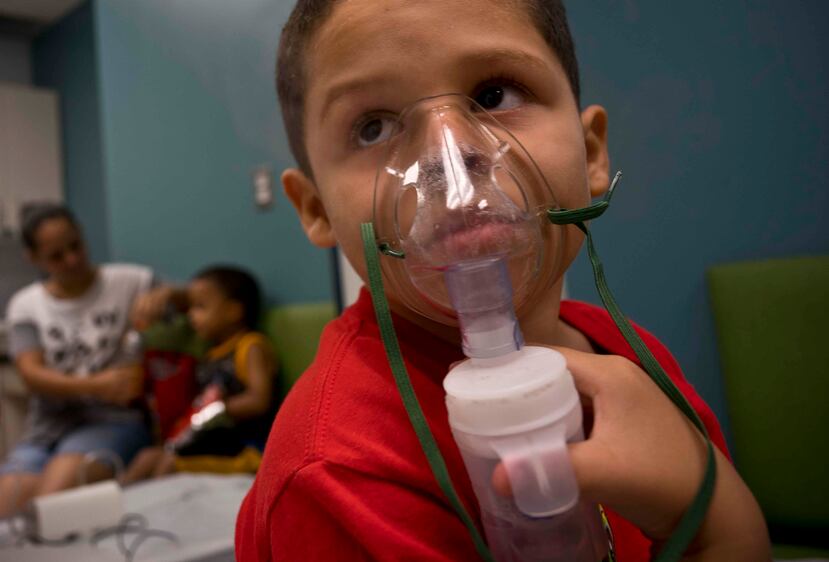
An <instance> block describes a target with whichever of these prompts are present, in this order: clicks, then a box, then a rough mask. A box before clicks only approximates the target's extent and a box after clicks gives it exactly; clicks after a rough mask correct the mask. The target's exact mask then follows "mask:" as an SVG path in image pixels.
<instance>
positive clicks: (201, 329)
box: [187, 279, 242, 342]
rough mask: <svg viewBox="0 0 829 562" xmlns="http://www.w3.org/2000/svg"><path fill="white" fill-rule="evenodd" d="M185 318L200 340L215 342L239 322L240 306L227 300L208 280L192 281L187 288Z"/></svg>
mask: <svg viewBox="0 0 829 562" xmlns="http://www.w3.org/2000/svg"><path fill="white" fill-rule="evenodd" d="M187 297H188V299H189V301H190V308H189V309H188V310H187V316H188V318H189V319H190V324H191V325H192V326H193V330H195V332H196V334H198V335H199V337H200V338H202V339H204V340H207V341H210V342H217V341H218V340H220V339H222V338H223V337H224V336H225V335H226V334H227V332H228V331H229V330H230V329H233V328H235V327H236V326H237V325H238V324H239V322H240V321H241V318H242V316H241V305H240V304H239V303H237V302H235V301H233V300H230V299H228V298H227V297H226V296H225V295H224V293H222V291H221V290H220V289H219V287H217V286H216V284H215V283H214V282H212V281H210V280H209V279H194V280H193V281H191V282H190V285H188V287H187Z"/></svg>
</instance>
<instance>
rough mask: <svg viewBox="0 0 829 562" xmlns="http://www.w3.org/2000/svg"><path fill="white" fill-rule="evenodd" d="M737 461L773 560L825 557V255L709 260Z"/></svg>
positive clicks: (828, 453) (828, 478)
mask: <svg viewBox="0 0 829 562" xmlns="http://www.w3.org/2000/svg"><path fill="white" fill-rule="evenodd" d="M707 281H708V289H709V295H710V299H711V305H712V308H713V313H714V322H715V325H716V331H717V344H718V348H719V353H720V360H721V364H722V370H723V376H724V379H725V390H726V395H727V399H728V410H729V417H730V420H731V428H732V434H733V444H734V457H735V462H736V465H737V468H738V470H739V472H740V474H741V475H742V477H743V478H744V479H745V481H746V483H747V484H748V486H749V487H750V488H751V490H752V492H753V493H754V495H755V497H756V498H757V500H758V502H759V503H760V506H761V507H762V509H763V513H764V515H765V517H766V520H767V522H768V524H769V531H770V533H771V538H772V542H773V543H774V553H775V558H776V559H791V558H812V559H814V558H826V559H829V256H826V257H807V258H794V259H776V260H767V261H759V262H745V263H733V264H727V265H719V266H716V267H712V268H710V269H709V270H708V272H707Z"/></svg>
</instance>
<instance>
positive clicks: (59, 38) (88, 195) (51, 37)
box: [31, 3, 110, 261]
mask: <svg viewBox="0 0 829 562" xmlns="http://www.w3.org/2000/svg"><path fill="white" fill-rule="evenodd" d="M94 19H95V16H94V13H93V10H92V6H91V5H90V4H89V3H84V4H82V5H81V6H80V7H79V8H78V9H76V10H74V11H73V12H72V13H71V14H69V15H68V16H66V17H64V18H63V19H61V20H60V22H58V23H57V24H56V25H54V26H52V27H50V28H49V29H48V30H46V31H45V32H44V33H42V34H41V35H39V36H38V37H37V38H35V40H34V41H33V42H32V46H31V49H32V51H31V53H32V68H33V82H34V84H35V85H36V86H41V87H44V88H52V89H54V90H57V91H58V95H59V99H60V119H61V122H60V125H61V143H62V150H63V157H64V162H63V170H64V192H65V196H66V203H67V204H68V205H69V207H70V208H72V210H73V211H74V212H75V214H76V215H77V216H78V219H79V220H80V221H81V223H83V225H84V229H85V231H86V238H87V244H88V246H89V251H90V254H91V256H92V258H93V259H94V260H96V261H106V260H107V259H109V257H110V246H109V239H110V238H109V218H108V217H109V211H108V209H107V193H106V188H105V187H106V186H105V182H104V177H103V149H102V146H101V120H100V98H99V95H98V92H99V81H98V68H97V62H96V59H95V56H96V55H95V52H96V44H95V21H94Z"/></svg>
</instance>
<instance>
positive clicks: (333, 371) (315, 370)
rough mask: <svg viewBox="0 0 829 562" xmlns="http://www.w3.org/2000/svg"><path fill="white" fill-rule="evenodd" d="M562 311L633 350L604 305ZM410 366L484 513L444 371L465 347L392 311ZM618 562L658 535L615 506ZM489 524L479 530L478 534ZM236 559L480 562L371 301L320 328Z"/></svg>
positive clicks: (590, 331)
mask: <svg viewBox="0 0 829 562" xmlns="http://www.w3.org/2000/svg"><path fill="white" fill-rule="evenodd" d="M560 317H561V319H562V320H564V321H565V322H567V323H568V324H570V325H571V326H573V327H575V328H577V329H578V330H579V331H581V332H582V333H583V334H584V335H585V336H587V337H588V338H589V339H590V340H591V341H592V343H593V344H594V346H595V347H596V348H597V349H600V350H603V351H605V352H607V353H612V354H617V355H622V356H625V357H627V358H629V359H631V360H633V361H636V357H635V356H634V355H633V352H632V351H630V349H629V348H628V345H627V343H626V342H625V340H624V339H623V338H622V336H621V334H620V333H619V331H618V330H617V329H616V326H615V325H614V324H613V322H612V320H611V319H610V317H609V316H608V315H607V313H606V312H605V311H604V310H602V309H600V308H597V307H595V306H592V305H588V304H585V303H580V302H573V301H564V302H562V303H561V310H560ZM394 323H395V328H396V330H397V335H398V338H399V340H400V346H401V349H402V352H403V357H404V358H405V361H406V368H407V369H408V372H409V377H410V378H411V381H412V385H413V386H414V389H415V392H416V393H417V396H418V399H419V401H420V405H421V407H422V409H423V412H424V414H425V415H426V419H427V420H428V422H429V426H430V427H431V429H432V432H433V433H434V436H435V440H436V441H437V443H438V446H439V447H440V449H441V452H442V453H443V456H444V458H445V459H446V464H447V466H448V469H449V473H450V474H451V476H452V481H453V482H454V484H455V487H456V489H457V491H458V494H459V495H460V498H461V500H462V501H463V502H464V504H465V505H466V508H467V510H468V511H469V512H470V513H471V514H472V515H473V517H475V518H476V520H478V527H479V529H482V527H481V525H480V520H479V515H480V514H479V511H478V506H477V502H476V500H475V495H474V493H473V491H472V486H471V484H470V482H469V479H468V477H467V475H466V471H465V469H464V465H463V460H462V458H461V455H460V452H459V451H458V449H457V446H456V445H455V442H454V441H453V439H452V434H451V432H450V429H449V423H448V420H447V414H446V406H445V403H444V391H443V386H442V379H443V377H444V375H445V374H446V373H447V371H448V370H449V365H450V364H451V363H452V362H454V361H457V360H460V359H462V355H461V352H460V350H458V349H457V348H456V347H454V346H452V345H450V344H448V343H447V342H445V341H443V340H440V339H438V338H436V337H435V336H433V335H432V334H430V333H428V332H426V331H424V330H423V329H421V328H419V327H417V326H415V325H413V324H411V323H409V322H407V321H405V320H403V319H401V318H397V317H395V319H394ZM639 333H640V335H641V336H642V338H643V339H644V341H645V343H646V344H647V346H648V347H649V348H650V349H651V351H652V353H653V354H654V355H655V357H656V359H657V360H658V361H659V362H660V364H661V365H662V367H663V368H664V369H665V371H666V372H667V373H668V375H669V376H670V377H671V378H672V379H673V381H674V383H676V385H677V386H678V387H679V389H680V390H681V391H682V393H683V394H684V395H685V396H686V397H687V398H688V400H689V401H690V403H691V405H692V406H693V407H694V409H695V410H696V411H697V412H698V413H699V415H700V417H701V418H702V420H703V422H704V423H705V425H706V427H707V428H708V431H709V433H710V435H711V438H712V440H713V441H714V443H715V444H716V445H717V446H718V447H719V448H720V449H721V450H723V451H725V443H724V440H723V437H722V433H721V431H720V428H719V426H718V424H717V421H716V419H715V417H714V415H713V414H712V412H711V410H709V408H708V407H707V406H706V405H705V403H704V402H703V401H702V399H701V398H700V397H699V396H698V395H697V394H696V392H695V391H694V389H693V388H692V387H691V385H690V384H688V382H687V381H686V380H685V378H684V377H683V375H682V372H681V371H680V369H679V366H678V365H677V363H676V361H675V360H674V358H673V357H672V356H671V354H670V353H669V352H668V350H667V349H666V348H665V347H664V346H663V345H662V344H660V343H659V342H658V341H657V340H656V338H654V337H653V336H652V335H650V334H648V333H647V332H645V331H644V330H641V329H639ZM608 518H609V520H610V524H611V528H612V530H613V534H614V538H615V544H616V554H617V557H618V560H619V561H620V562H638V561H645V560H648V559H649V558H650V555H649V547H650V542H649V541H648V540H647V539H646V538H645V537H644V536H643V535H642V534H641V532H640V531H639V530H638V529H637V528H635V527H634V526H633V525H632V524H630V523H628V522H627V521H625V520H624V519H622V518H621V517H619V516H617V515H616V514H614V513H612V512H610V511H608ZM482 532H483V531H482ZM236 557H237V559H238V560H240V561H244V562H248V561H253V560H262V561H264V560H285V561H291V562H294V561H298V560H302V561H315V560H318V561H325V562H329V561H332V560H348V561H352V560H389V561H395V562H399V561H401V560H417V561H424V560H428V561H454V562H458V561H467V560H478V559H479V558H478V556H477V554H476V551H475V548H474V546H473V544H472V540H471V539H470V537H469V534H468V531H467V530H466V528H465V527H464V525H463V523H462V522H461V520H460V519H459V518H458V517H457V516H456V515H455V512H454V511H453V509H452V507H451V506H450V505H449V502H448V501H447V499H446V498H445V497H444V494H443V492H442V491H441V490H440V488H439V487H438V484H437V482H436V481H435V478H434V476H433V475H432V472H431V470H430V469H429V465H428V464H427V462H426V457H425V455H424V454H423V451H422V450H421V448H420V444H419V442H418V440H417V437H416V436H415V433H414V430H413V429H412V426H411V424H410V422H409V418H408V417H407V415H406V411H405V409H404V408H403V402H402V400H401V398H400V395H399V394H398V391H397V387H396V386H395V384H394V380H393V378H392V374H391V370H390V368H389V365H388V362H387V360H386V354H385V351H384V349H383V343H382V341H381V339H380V334H379V330H378V327H377V322H376V320H375V316H374V309H373V308H372V304H371V297H370V295H369V294H368V292H367V291H366V290H365V289H363V291H362V293H361V295H360V298H359V300H358V302H357V303H356V304H355V305H354V306H352V307H350V308H349V309H347V310H346V311H345V312H344V313H343V315H342V316H341V317H340V318H338V319H336V320H334V321H333V322H331V323H330V324H329V325H328V326H327V327H326V329H325V331H324V332H323V335H322V338H321V341H320V346H319V351H318V352H317V356H316V359H315V360H314V363H313V364H312V365H311V367H310V368H309V369H308V371H306V372H305V374H303V376H302V377H301V378H300V380H299V381H298V382H297V383H296V385H294V387H293V389H292V390H291V393H290V394H289V396H288V397H287V399H286V401H285V403H284V404H283V405H282V407H281V408H280V410H279V414H278V415H277V418H276V421H275V424H274V426H273V429H272V430H271V434H270V437H269V439H268V445H267V447H266V449H265V456H264V459H263V461H262V465H261V467H260V469H259V473H258V475H257V477H256V481H255V483H254V485H253V488H252V489H251V490H250V492H249V493H248V495H247V497H246V498H245V501H244V503H243V504H242V507H241V509H240V511H239V517H238V520H237V523H236Z"/></svg>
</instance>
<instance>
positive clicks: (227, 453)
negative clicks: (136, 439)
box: [124, 266, 276, 484]
mask: <svg viewBox="0 0 829 562" xmlns="http://www.w3.org/2000/svg"><path fill="white" fill-rule="evenodd" d="M187 294H188V296H189V310H188V317H189V320H190V324H191V325H192V327H193V330H194V331H195V332H196V334H197V335H198V336H199V337H200V338H202V339H203V340H205V341H207V342H209V344H210V345H211V346H213V347H211V348H210V349H209V350H208V351H207V355H206V357H205V359H204V360H203V361H202V362H201V363H199V365H198V366H197V367H196V386H197V390H196V397H195V399H194V400H193V402H192V407H191V408H190V410H189V411H188V412H187V413H186V414H185V415H184V416H182V417H181V419H180V420H179V422H178V423H177V424H176V426H175V427H174V429H173V431H172V432H171V434H170V435H167V436H166V437H167V439H166V442H165V443H164V445H163V446H156V447H148V448H146V449H144V450H143V451H141V453H140V454H139V455H138V456H137V457H136V459H135V460H134V461H133V463H132V464H131V465H130V467H129V469H128V470H127V474H126V476H125V478H124V483H125V484H129V483H132V482H136V481H138V480H142V479H144V478H149V477H151V476H160V475H162V474H168V473H171V472H175V471H177V470H183V471H196V472H202V471H207V472H253V471H255V470H256V468H258V465H259V460H260V458H261V455H260V451H261V450H262V448H263V447H264V444H265V441H266V439H267V435H268V431H269V430H270V426H271V423H272V422H273V413H274V412H273V406H274V400H273V393H274V390H273V389H274V385H273V377H274V373H275V371H276V361H275V359H274V354H273V352H272V350H271V348H270V345H269V344H268V341H267V340H266V339H265V337H264V336H263V335H262V334H260V333H258V332H256V331H255V329H256V326H257V324H258V319H259V309H260V292H259V287H258V284H257V283H256V280H255V279H254V278H253V277H252V276H251V275H250V274H248V273H247V272H245V271H242V270H240V269H238V268H235V267H222V266H217V267H210V268H208V269H205V270H203V271H201V272H200V273H198V274H197V275H196V276H195V277H194V278H193V280H192V281H191V282H190V284H189V286H188V288H187Z"/></svg>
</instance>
